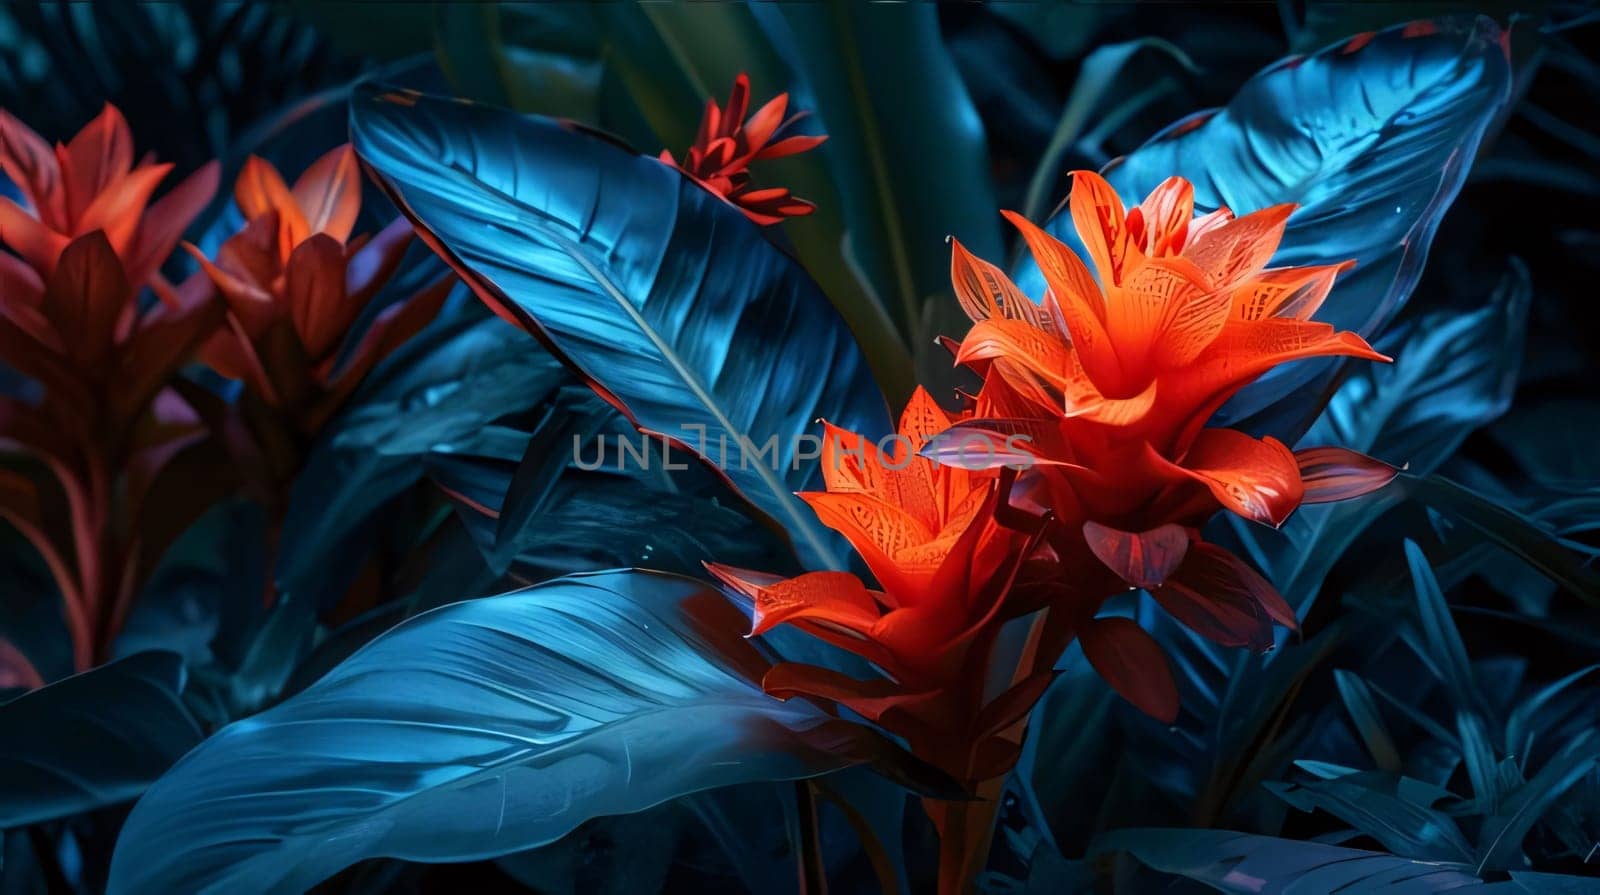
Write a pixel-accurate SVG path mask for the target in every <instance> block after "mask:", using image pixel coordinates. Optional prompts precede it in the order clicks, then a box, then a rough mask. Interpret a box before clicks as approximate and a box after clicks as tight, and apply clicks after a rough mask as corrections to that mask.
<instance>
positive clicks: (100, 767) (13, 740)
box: [0, 652, 202, 829]
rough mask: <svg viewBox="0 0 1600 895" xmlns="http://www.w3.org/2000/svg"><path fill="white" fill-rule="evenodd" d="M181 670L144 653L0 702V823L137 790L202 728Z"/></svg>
mask: <svg viewBox="0 0 1600 895" xmlns="http://www.w3.org/2000/svg"><path fill="white" fill-rule="evenodd" d="M184 679H185V676H184V668H183V661H182V660H181V659H180V658H179V657H178V655H177V654H175V653H168V652H146V653H139V654H137V655H133V656H129V657H128V658H126V659H122V660H119V661H116V662H112V663H111V664H109V665H102V666H100V667H99V668H96V669H94V670H92V671H86V672H84V673H83V674H79V675H75V676H73V677H69V678H65V679H63V680H61V681H57V682H56V683H54V684H51V685H49V686H48V687H43V688H40V689H38V690H34V691H32V692H30V693H27V694H25V695H23V696H20V697H18V698H16V699H13V700H11V701H10V702H7V703H5V704H4V705H0V829H8V828H15V827H26V826H29V825H30V824H36V823H40V822H43V821H47V820H55V819H56V818H61V817H67V816H69V815H73V814H78V813H81V812H84V811H90V810H93V809H95V808H103V807H105V806H107V805H115V804H117V803H119V802H126V801H129V800H131V799H134V798H137V797H138V795H139V793H141V792H143V791H144V789H145V787H146V786H147V785H149V783H150V782H151V781H152V780H154V779H156V778H157V777H158V776H160V775H161V774H162V773H163V772H165V771H166V770H167V768H168V767H169V766H171V764H172V763H173V762H175V761H177V760H178V759H179V758H180V757H182V755H183V754H184V753H185V752H187V751H189V749H191V748H192V747H193V746H194V745H195V744H196V743H198V742H200V739H201V737H202V733H201V730H200V726H199V724H198V723H197V722H196V721H195V719H194V716H193V715H192V714H191V713H190V712H189V710H188V709H187V708H186V707H185V706H184V704H183V699H182V696H181V694H182V692H183V688H184Z"/></svg>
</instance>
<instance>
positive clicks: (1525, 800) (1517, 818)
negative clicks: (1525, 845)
mask: <svg viewBox="0 0 1600 895" xmlns="http://www.w3.org/2000/svg"><path fill="white" fill-rule="evenodd" d="M1597 763H1600V737H1597V736H1596V735H1595V732H1594V731H1593V730H1592V729H1591V730H1586V731H1583V732H1582V733H1581V734H1579V735H1578V736H1577V737H1575V738H1573V740H1572V741H1570V742H1568V743H1567V744H1566V745H1565V746H1563V747H1562V749H1561V751H1560V752H1559V753H1557V754H1556V755H1555V756H1554V757H1553V758H1551V760H1550V761H1549V762H1548V763H1547V764H1545V766H1544V767H1543V768H1540V769H1539V773H1537V774H1535V775H1534V776H1533V778H1532V779H1531V780H1529V781H1528V782H1527V783H1526V784H1524V785H1523V786H1522V787H1521V788H1519V789H1518V790H1517V791H1516V792H1515V793H1512V794H1510V795H1509V796H1508V797H1507V798H1506V799H1505V802H1504V804H1502V805H1501V806H1500V808H1499V810H1498V811H1496V812H1495V813H1494V814H1493V815H1492V816H1490V817H1487V818H1485V819H1484V823H1483V827H1482V828H1481V829H1480V831H1479V834H1478V836H1479V843H1478V848H1479V850H1480V852H1481V857H1480V859H1479V865H1478V871H1479V872H1480V873H1481V872H1482V871H1483V870H1484V869H1485V868H1487V869H1491V870H1496V869H1506V868H1510V867H1524V866H1527V865H1526V864H1525V863H1524V860H1525V859H1523V858H1522V840H1523V839H1525V838H1526V837H1527V835H1528V831H1529V830H1531V829H1533V826H1534V824H1537V823H1538V822H1539V821H1540V820H1541V819H1542V818H1543V817H1544V815H1545V812H1546V811H1547V810H1548V809H1549V807H1550V805H1551V804H1552V803H1553V802H1555V800H1556V799H1558V798H1560V797H1561V795H1562V794H1563V793H1565V792H1566V791H1567V790H1568V789H1571V788H1572V787H1573V785H1575V784H1576V783H1577V782H1578V781H1579V780H1581V779H1582V778H1583V777H1584V775H1586V774H1588V773H1590V772H1591V771H1593V770H1594V768H1595V767H1596V764H1597Z"/></svg>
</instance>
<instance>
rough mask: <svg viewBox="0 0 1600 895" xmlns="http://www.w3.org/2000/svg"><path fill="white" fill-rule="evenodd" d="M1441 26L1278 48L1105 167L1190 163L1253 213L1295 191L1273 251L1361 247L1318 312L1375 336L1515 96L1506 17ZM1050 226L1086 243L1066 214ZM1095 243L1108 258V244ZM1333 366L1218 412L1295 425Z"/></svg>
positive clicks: (1027, 278) (1255, 391) (1271, 384)
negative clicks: (1315, 46) (1306, 394)
mask: <svg viewBox="0 0 1600 895" xmlns="http://www.w3.org/2000/svg"><path fill="white" fill-rule="evenodd" d="M1436 25H1437V27H1434V28H1431V29H1414V28H1406V27H1397V28H1392V29H1390V30H1388V31H1384V32H1381V33H1379V34H1377V35H1373V36H1370V39H1369V40H1365V41H1362V42H1359V43H1357V42H1342V43H1340V44H1337V45H1335V46H1332V47H1329V48H1327V49H1325V50H1323V51H1321V52H1319V53H1316V54H1314V55H1311V56H1308V57H1304V58H1300V57H1292V58H1289V59H1285V60H1283V61H1281V62H1278V63H1276V64H1274V65H1273V66H1271V67H1269V68H1267V69H1265V70H1263V71H1262V72H1260V73H1259V74H1257V75H1256V76H1255V77H1254V78H1252V79H1251V80H1250V81H1249V82H1247V83H1246V84H1245V85H1244V86H1243V87H1242V88H1241V89H1240V91H1239V93H1238V94H1237V95H1236V96H1235V97H1234V99H1233V100H1232V102H1230V103H1229V104H1228V105H1227V106H1226V107H1225V108H1222V109H1213V110H1210V111H1206V112H1200V113H1198V114H1196V115H1193V116H1190V117H1189V118H1186V119H1184V120H1182V121H1179V122H1178V123H1176V124H1174V125H1173V126H1171V127H1169V128H1168V129H1167V130H1166V131H1165V132H1163V133H1161V134H1159V135H1157V136H1156V137H1155V138H1153V139H1152V140H1151V141H1150V142H1148V143H1146V144H1145V145H1144V146H1142V147H1140V148H1139V149H1137V150H1135V151H1134V152H1133V153H1131V154H1129V155H1128V156H1127V157H1125V158H1123V159H1121V160H1120V161H1118V162H1113V163H1112V166H1111V167H1109V168H1108V169H1107V171H1106V176H1107V178H1108V179H1109V180H1110V182H1111V184H1112V185H1113V186H1114V187H1115V188H1116V191H1117V193H1118V194H1120V195H1121V196H1122V197H1123V198H1124V199H1125V200H1127V201H1129V202H1133V201H1137V200H1138V199H1139V198H1140V197H1142V196H1144V195H1145V194H1146V193H1147V192H1149V191H1151V190H1152V189H1154V188H1155V187H1157V186H1158V185H1160V184H1161V183H1162V182H1163V181H1164V180H1165V179H1166V178H1168V177H1170V176H1172V175H1174V174H1177V175H1180V176H1182V177H1185V178H1188V179H1189V180H1191V181H1193V183H1194V203H1195V206H1196V208H1197V209H1198V210H1200V211H1210V210H1214V209H1219V208H1228V209H1232V210H1233V211H1234V212H1235V213H1237V214H1240V215H1243V214H1245V213H1246V212H1251V211H1256V210H1259V209H1265V208H1268V207H1269V206H1275V205H1280V204H1282V203H1289V202H1292V203H1296V204H1298V205H1299V206H1300V208H1299V211H1297V212H1296V213H1295V215H1294V217H1293V218H1292V219H1290V221H1289V223H1288V227H1287V229H1286V230H1285V231H1284V237H1283V244H1282V245H1281V246H1280V248H1279V251H1278V253H1277V254H1276V255H1275V256H1274V257H1273V259H1272V262H1273V265H1274V266H1290V265H1294V266H1300V265H1313V264H1326V263H1333V262H1339V261H1343V260H1345V259H1350V258H1353V259H1355V260H1356V267H1355V269H1354V270H1353V271H1350V272H1349V273H1347V274H1345V275H1343V276H1341V277H1340V278H1339V282H1338V284H1337V285H1336V286H1334V288H1333V292H1332V295H1331V296H1330V297H1329V299H1328V302H1327V304H1326V305H1324V306H1323V308H1322V311H1321V312H1320V313H1319V314H1318V318H1319V319H1321V320H1324V321H1326V322H1328V323H1331V324H1333V325H1334V326H1335V327H1336V328H1338V329H1341V330H1352V331H1354V332H1356V333H1359V334H1360V335H1362V336H1367V337H1370V336H1373V335H1375V334H1376V333H1378V332H1379V331H1380V330H1381V329H1382V328H1383V326H1384V325H1385V324H1386V323H1387V322H1388V321H1389V320H1390V319H1391V318H1392V317H1393V316H1394V314H1395V312H1396V311H1398V310H1399V309H1400V307H1401V305H1403V304H1404V303H1405V300H1406V298H1407V297H1408V296H1409V295H1410V293H1411V290H1412V288H1413V287H1415V286H1416V283H1417V280H1418V278H1419V277H1420V276H1421V274H1422V266H1423V262H1424V261H1425V260H1426V257H1427V252H1428V245H1429V243H1430V241H1431V240H1432V238H1433V233H1434V230H1435V229H1436V228H1437V226H1438V224H1439V221H1440V219H1441V218H1442V217H1443V216H1444V213H1445V210H1446V209H1448V208H1449V207H1450V203H1451V201H1452V200H1454V198H1455V195H1456V193H1457V192H1458V191H1459V190H1460V188H1461V185H1462V183H1463V182H1464V180H1465V178H1466V174H1467V169H1468V167H1469V166H1470V164H1471V162H1472V159H1473V156H1474V154H1475V153H1476V151H1477V147H1478V143H1479V141H1480V140H1481V139H1482V137H1483V134H1484V131H1485V129H1486V128H1487V127H1488V126H1489V123H1490V122H1491V121H1493V120H1494V118H1495V117H1496V116H1497V115H1498V114H1499V112H1500V110H1501V108H1502V107H1503V105H1504V104H1505V102H1506V101H1507V99H1508V97H1509V92H1510V85H1511V72H1510V66H1509V64H1508V62H1507V59H1506V50H1505V46H1504V43H1503V41H1502V34H1501V32H1500V30H1499V29H1498V28H1497V27H1496V26H1495V24H1494V23H1493V22H1491V21H1490V20H1488V19H1486V18H1478V19H1472V18H1461V19H1453V20H1444V21H1440V22H1438V23H1436ZM1238 223H1242V220H1241V221H1240V222H1238ZM1046 229H1048V230H1049V231H1050V232H1051V233H1052V234H1053V235H1055V236H1056V237H1057V238H1059V239H1062V240H1063V241H1066V242H1067V243H1068V244H1069V245H1074V246H1076V245H1079V244H1080V243H1078V242H1077V239H1076V236H1075V234H1074V233H1073V226H1072V220H1071V218H1070V216H1069V215H1066V214H1062V215H1058V216H1057V217H1056V218H1055V219H1054V220H1052V221H1051V222H1050V223H1049V224H1048V225H1047V227H1046ZM1219 229H1220V228H1219ZM1191 235H1192V234H1191ZM1089 250H1090V253H1091V254H1092V255H1095V256H1096V257H1098V256H1099V255H1101V254H1108V253H1109V251H1110V248H1109V247H1101V246H1090V247H1089ZM1016 273H1017V284H1018V285H1019V286H1020V287H1021V288H1022V290H1023V291H1024V292H1026V293H1028V294H1039V292H1040V291H1041V288H1042V286H1043V278H1042V277H1041V275H1040V272H1039V270H1038V268H1037V267H1036V266H1035V265H1034V264H1033V262H1031V261H1027V260H1024V261H1023V262H1022V266H1021V267H1020V268H1019V269H1018V270H1017V272H1016ZM1330 369H1331V364H1330V363H1328V362H1319V363H1304V364H1299V365H1296V366H1294V367H1289V368H1286V369H1282V370H1277V371H1274V372H1272V373H1269V374H1268V375H1266V376H1265V377H1263V378H1262V380H1261V381H1260V382H1259V383H1256V384H1254V385H1251V386H1248V387H1247V388H1245V389H1244V390H1243V391H1242V392H1240V394H1239V395H1238V396H1236V397H1235V398H1234V399H1233V401H1232V402H1231V403H1230V404H1229V405H1228V406H1227V407H1225V408H1224V409H1223V411H1222V414H1221V416H1220V417H1219V421H1218V422H1219V424H1222V425H1247V427H1249V428H1253V429H1257V430H1259V431H1263V432H1272V433H1274V434H1277V435H1279V436H1280V437H1284V438H1287V439H1293V438H1294V437H1296V436H1298V435H1299V434H1300V432H1301V431H1303V428H1304V426H1306V425H1309V423H1310V420H1309V419H1308V418H1307V419H1302V418H1301V417H1302V412H1303V410H1304V408H1305V407H1306V406H1307V404H1306V402H1304V401H1300V400H1296V399H1294V398H1292V397H1288V395H1289V393H1290V392H1291V391H1295V390H1297V389H1300V388H1303V387H1304V388H1308V389H1309V390H1311V391H1315V390H1317V389H1318V388H1320V383H1321V382H1325V381H1326V380H1325V378H1323V377H1325V376H1326V375H1327V373H1328V371H1329V370H1330ZM1308 383H1309V384H1310V385H1308ZM1280 401H1281V403H1280Z"/></svg>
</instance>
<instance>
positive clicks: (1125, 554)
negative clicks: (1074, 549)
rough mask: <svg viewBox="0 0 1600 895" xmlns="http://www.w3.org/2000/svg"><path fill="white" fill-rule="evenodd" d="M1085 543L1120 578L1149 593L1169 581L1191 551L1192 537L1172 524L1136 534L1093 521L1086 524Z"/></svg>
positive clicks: (1084, 526)
mask: <svg viewBox="0 0 1600 895" xmlns="http://www.w3.org/2000/svg"><path fill="white" fill-rule="evenodd" d="M1083 539H1084V541H1085V543H1087V544H1088V545H1089V552H1091V553H1093V554H1094V555H1095V556H1096V557H1097V558H1099V560H1100V561H1101V562H1102V563H1105V566H1106V568H1108V569H1110V570H1111V571H1113V572H1116V573H1117V577H1119V578H1121V579H1122V580H1123V581H1126V582H1127V583H1129V584H1131V585H1133V586H1134V587H1142V588H1144V589H1146V590H1149V589H1150V588H1153V587H1158V586H1160V584H1161V583H1162V582H1163V581H1166V580H1167V576H1169V575H1171V574H1172V572H1173V570H1174V569H1176V568H1177V567H1178V563H1180V562H1182V561H1183V556H1184V554H1185V553H1186V552H1188V550H1189V533H1188V532H1186V531H1184V529H1183V526H1181V525H1172V524H1168V525H1162V526H1159V527H1157V528H1152V529H1150V530H1149V531H1139V532H1132V531H1119V530H1118V529H1115V528H1111V527H1110V526H1107V525H1101V524H1100V523H1098V522H1095V521H1093V520H1090V521H1088V522H1085V523H1083Z"/></svg>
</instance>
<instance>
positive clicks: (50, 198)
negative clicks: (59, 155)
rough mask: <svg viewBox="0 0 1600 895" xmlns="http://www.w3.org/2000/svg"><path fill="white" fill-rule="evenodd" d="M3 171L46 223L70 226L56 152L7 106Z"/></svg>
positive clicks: (0, 113) (1, 127)
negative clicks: (8, 109)
mask: <svg viewBox="0 0 1600 895" xmlns="http://www.w3.org/2000/svg"><path fill="white" fill-rule="evenodd" d="M0 172H4V173H5V176H6V177H7V178H9V179H10V180H11V182H12V183H14V184H16V185H17V189H19V190H21V191H22V195H23V197H24V198H25V199H27V200H28V204H29V205H31V206H32V207H33V210H34V212H35V213H36V214H38V216H39V219H40V220H41V221H43V222H44V224H45V226H47V227H50V228H51V229H53V230H56V231H64V230H66V229H67V226H68V220H67V212H66V194H65V193H64V192H63V190H62V188H61V166H60V164H59V163H58V162H57V161H56V154H55V152H54V151H53V150H52V149H51V148H50V144H49V143H47V142H45V140H44V138H42V137H40V136H39V135H38V134H36V133H34V132H33V129H32V128H30V127H28V126H27V125H25V124H23V123H22V122H21V121H19V120H17V119H16V118H15V117H13V116H12V115H11V113H10V112H7V111H6V110H4V109H0Z"/></svg>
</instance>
